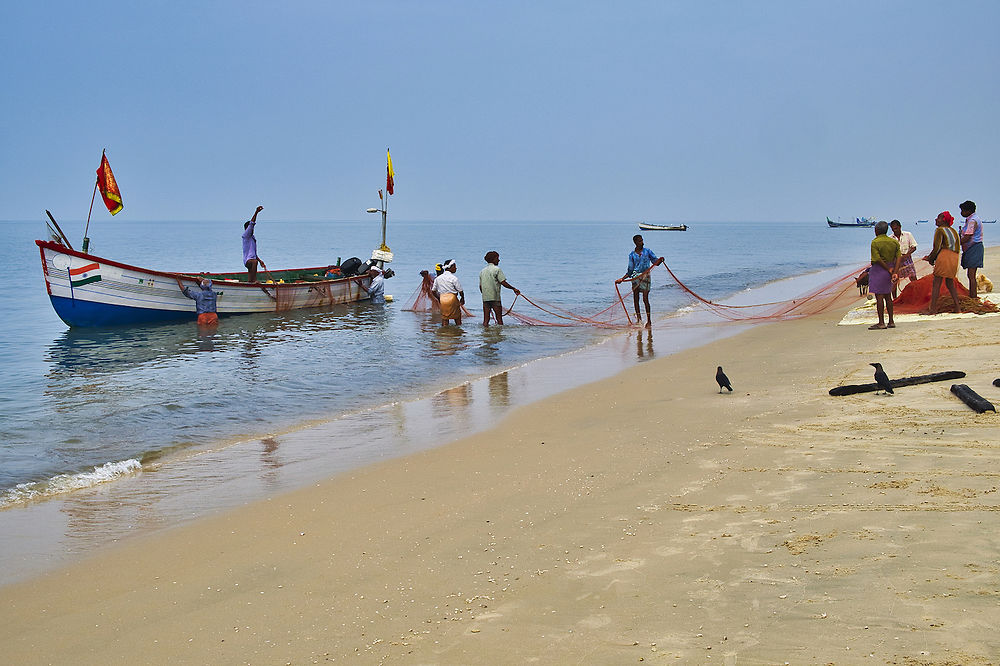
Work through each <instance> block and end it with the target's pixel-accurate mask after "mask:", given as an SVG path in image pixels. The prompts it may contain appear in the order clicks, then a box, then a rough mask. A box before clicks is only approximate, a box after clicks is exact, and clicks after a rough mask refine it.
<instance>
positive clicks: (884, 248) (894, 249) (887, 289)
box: [868, 220, 903, 331]
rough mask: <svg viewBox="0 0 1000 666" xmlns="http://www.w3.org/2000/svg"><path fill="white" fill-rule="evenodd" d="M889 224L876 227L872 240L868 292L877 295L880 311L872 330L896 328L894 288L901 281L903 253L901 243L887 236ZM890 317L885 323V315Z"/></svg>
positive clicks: (883, 222)
mask: <svg viewBox="0 0 1000 666" xmlns="http://www.w3.org/2000/svg"><path fill="white" fill-rule="evenodd" d="M887 231H889V224H888V222H886V221H885V220H882V221H881V222H878V223H877V224H876V225H875V238H874V239H873V240H872V265H871V267H870V268H869V269H868V291H870V292H871V293H873V294H875V307H876V309H877V310H878V323H877V324H875V325H874V326H869V327H868V328H870V329H871V330H873V331H874V330H879V329H883V328H896V322H894V321H893V320H892V286H893V283H895V282H897V281H898V280H899V262H900V260H901V259H902V256H903V255H902V253H901V252H900V250H899V241H897V240H896V239H895V238H893V237H892V236H887V235H886V232H887ZM886 313H888V315H889V323H888V325H886V323H885V315H886Z"/></svg>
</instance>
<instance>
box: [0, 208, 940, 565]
mask: <svg viewBox="0 0 1000 666" xmlns="http://www.w3.org/2000/svg"><path fill="white" fill-rule="evenodd" d="M372 218H373V220H374V218H375V216H372ZM77 227H80V229H78V228H77ZM0 229H3V230H4V231H5V232H6V236H7V241H8V242H7V243H5V244H4V245H3V246H2V248H0V261H2V262H3V265H4V266H5V267H6V268H7V272H8V275H9V276H11V277H12V278H13V279H12V280H10V282H9V285H10V286H9V288H8V289H6V290H4V291H3V292H0V306H2V308H3V312H4V313H5V317H4V323H3V329H4V335H3V345H2V350H0V367H2V368H3V371H4V372H3V374H4V380H5V383H6V387H5V391H3V393H2V395H0V530H5V531H8V532H10V531H18V530H21V533H19V534H17V535H13V534H10V533H5V534H2V536H3V537H4V538H3V539H0V540H2V541H6V542H7V543H8V546H9V544H10V543H11V542H12V540H11V539H9V538H8V537H11V536H18V537H22V540H21V542H20V543H21V544H22V547H20V549H19V550H17V552H18V553H19V554H20V555H21V556H22V557H23V558H24V559H25V560H26V561H29V560H35V559H37V556H38V553H37V552H32V548H33V547H31V546H30V545H29V546H24V545H23V544H25V543H28V544H30V542H31V538H29V536H30V535H29V533H31V534H37V528H36V526H37V523H38V522H39V521H38V519H37V518H38V516H39V515H42V516H44V515H48V514H52V513H53V512H55V513H58V516H51V515H50V518H49V519H48V520H49V522H50V523H51V522H55V523H59V524H62V527H58V526H57V528H56V529H54V532H55V533H58V538H56V537H53V530H49V531H47V532H46V531H45V530H43V532H45V534H44V535H42V536H39V537H38V543H37V544H36V546H34V548H35V550H39V549H40V550H43V551H44V550H53V549H73V548H78V547H79V548H82V549H83V550H86V547H80V546H69V545H68V544H67V541H66V539H67V538H69V537H70V536H71V535H72V533H73V530H72V529H70V528H68V527H67V526H66V525H65V524H63V523H65V522H66V520H67V519H66V517H65V516H66V515H67V514H68V515H76V514H80V513H82V514H84V515H87V516H89V518H88V519H87V520H84V521H82V522H83V523H87V524H91V523H92V522H93V520H94V519H95V518H94V517H95V516H102V517H101V519H100V520H98V521H97V522H98V523H99V524H100V525H101V528H100V529H97V530H95V529H90V530H87V531H86V532H87V535H88V538H89V539H91V540H96V541H99V540H101V539H102V538H103V537H107V536H108V531H109V530H111V531H112V532H113V531H114V530H113V529H112V526H114V525H117V526H118V529H119V531H122V530H125V531H127V530H126V528H124V527H122V526H123V525H126V526H132V525H133V524H134V523H135V522H136V520H137V518H136V516H138V515H139V514H142V512H143V507H147V508H148V504H149V502H150V501H152V498H153V497H156V498H157V499H156V501H157V502H158V503H159V505H161V507H162V506H165V505H169V504H170V502H171V501H176V502H177V503H178V505H177V506H178V507H179V508H177V509H176V511H174V512H173V513H171V512H170V511H163V510H160V511H158V512H157V515H158V518H157V519H156V522H161V523H162V522H167V523H169V522H170V521H171V520H172V518H171V517H170V516H174V517H177V516H180V515H188V514H190V513H191V510H192V507H193V506H194V505H196V504H202V505H210V506H217V505H220V504H225V503H226V502H229V503H232V502H234V501H244V500H245V501H249V500H251V499H253V498H254V497H259V496H263V495H264V494H266V493H268V492H273V491H274V490H275V489H281V488H288V487H291V486H294V485H295V483H306V482H308V481H309V480H311V479H313V478H320V477H322V476H324V475H329V474H332V473H334V472H336V471H339V470H343V469H347V468H350V467H351V466H352V465H354V466H356V465H359V464H364V463H366V462H370V461H371V460H375V459H379V458H381V457H387V456H393V455H403V454H405V453H408V452H410V451H412V450H416V449H419V448H421V447H426V446H427V445H433V444H434V443H442V442H443V441H446V440H447V439H448V438H454V437H457V436H459V435H461V434H463V433H466V432H470V431H473V430H475V429H478V428H481V427H485V425H487V424H488V423H490V422H491V420H492V419H495V418H498V417H499V416H502V414H503V413H504V412H505V410H507V409H509V407H510V406H512V405H513V404H523V403H524V402H525V401H530V400H533V399H537V398H538V397H541V396H543V395H545V394H546V393H547V392H551V391H554V390H560V389H563V388H567V387H569V386H572V385H574V384H579V383H583V382H586V381H591V380H593V379H596V378H598V377H600V376H604V375H606V374H608V373H610V372H614V371H617V370H618V369H620V368H621V367H626V366H627V365H628V364H629V363H635V362H639V361H642V360H645V359H648V358H651V357H654V356H656V355H663V354H666V353H669V352H670V351H672V350H673V349H674V348H676V347H677V346H681V345H690V344H692V343H693V340H694V338H697V337H698V334H697V333H694V334H693V333H690V332H689V333H687V334H686V335H687V339H682V338H681V337H677V338H665V337H664V336H663V335H660V334H659V333H658V334H657V344H656V346H655V347H654V345H653V337H652V335H651V334H649V335H648V336H647V337H645V338H643V336H642V334H641V333H638V334H637V333H636V332H635V331H632V332H631V333H628V334H626V335H628V336H633V337H629V339H628V342H627V343H626V342H623V341H622V340H620V339H619V340H618V341H617V342H616V343H615V344H611V345H608V344H607V342H608V340H609V338H610V339H611V340H615V339H616V337H617V338H621V337H622V335H623V334H622V333H620V332H616V331H613V330H607V329H601V328H594V327H590V326H584V325H581V326H574V327H558V328H555V327H546V326H529V325H523V324H518V323H516V322H513V320H508V323H507V325H505V326H504V327H502V328H500V327H497V326H491V327H490V328H483V326H482V324H481V316H482V307H481V302H480V298H479V292H478V281H477V280H478V278H477V276H478V272H479V270H480V269H481V268H482V267H483V266H484V265H485V264H484V262H483V259H482V256H483V255H484V254H485V253H486V251H488V250H492V249H495V250H497V251H498V252H500V255H501V263H500V266H501V268H503V269H504V271H505V273H506V275H507V279H508V281H509V282H510V283H511V284H513V285H514V286H516V287H518V288H519V289H521V290H522V291H523V292H524V294H525V295H527V296H529V297H531V298H532V299H533V300H536V301H538V300H541V301H545V302H548V303H553V304H556V305H558V306H560V307H561V308H565V309H567V310H571V311H573V312H575V313H579V314H581V315H590V314H593V313H596V312H599V311H601V310H603V309H605V308H607V307H608V306H610V305H613V304H615V303H616V302H617V301H618V296H617V293H616V291H615V288H614V279H615V278H616V277H620V276H621V275H622V274H623V273H624V271H625V267H626V259H627V254H628V252H629V251H630V250H631V249H632V241H631V237H632V236H633V235H634V234H635V233H637V232H638V228H637V226H636V224H635V223H634V222H585V221H581V222H537V223H535V222H531V223H529V222H467V223H459V222H395V221H391V220H390V227H389V230H388V238H387V244H388V245H389V246H390V247H391V248H392V249H393V251H394V253H395V260H394V261H393V263H392V264H391V267H392V268H393V269H394V271H395V272H396V276H395V277H393V278H391V279H389V280H387V282H386V293H387V294H392V295H393V296H394V297H395V300H394V302H392V303H389V304H387V305H385V306H374V305H371V304H369V303H367V302H360V303H354V304H347V305H341V306H334V307H328V308H321V309H312V310H302V311H295V312H287V313H280V314H277V313H276V314H261V315H245V316H240V317H230V318H226V319H223V320H222V323H221V325H220V326H219V328H218V330H217V331H216V332H215V333H213V334H204V333H202V332H199V330H198V328H197V327H196V326H195V324H194V322H193V318H194V317H193V314H192V321H191V322H180V323H174V324H161V325H151V326H129V327H112V328H103V329H80V330H75V329H74V330H70V329H68V328H67V327H66V326H65V325H64V324H63V323H62V322H61V321H60V320H59V319H58V317H56V315H55V313H54V311H53V310H52V308H51V306H50V304H49V302H48V297H47V295H46V293H45V286H44V282H43V279H42V272H41V265H40V259H39V253H38V249H37V247H36V246H35V245H34V243H33V242H32V241H33V240H34V239H35V238H44V234H43V231H44V224H43V223H42V222H41V221H38V222H6V223H0ZM907 229H908V230H909V231H911V232H912V233H914V234H915V235H916V237H917V242H918V244H919V245H920V246H921V247H920V250H918V256H921V255H922V253H923V252H922V251H923V250H924V249H926V248H928V243H929V240H930V234H931V233H932V231H933V227H931V225H919V226H916V225H907ZM64 230H65V231H66V233H67V234H68V235H70V237H71V241H74V240H75V237H76V236H79V235H82V224H79V223H67V224H64ZM241 232H242V221H232V222H181V223H179V222H159V223H153V222H142V223H137V222H128V221H125V220H117V219H116V220H112V221H107V220H102V221H100V222H98V223H94V224H92V226H91V229H90V236H91V238H92V242H91V247H90V251H91V252H92V253H93V254H95V255H98V256H102V257H105V258H108V259H114V260H117V261H121V262H124V263H129V264H133V265H136V266H142V267H145V268H152V269H159V270H177V271H185V272H198V271H235V270H239V269H240V258H241V253H240V241H239V234H240V233H241ZM642 233H643V235H644V238H645V239H646V246H647V247H649V248H650V249H652V250H653V251H654V252H655V253H657V254H658V255H662V256H664V257H665V258H666V261H667V264H668V265H669V266H670V268H671V269H672V270H673V272H674V273H675V274H676V275H677V276H678V278H680V279H681V280H683V281H684V282H685V284H687V286H688V287H690V288H691V289H692V290H694V291H695V292H697V293H698V294H699V295H701V296H703V297H705V298H709V299H721V298H725V297H727V296H730V295H733V294H737V293H740V292H744V291H746V290H748V289H752V288H755V287H761V286H762V285H767V284H769V283H774V282H775V281H777V280H780V279H782V278H788V277H792V276H797V275H803V274H817V273H819V272H820V271H823V270H824V269H838V270H840V271H841V272H842V270H843V268H844V267H847V266H855V265H860V264H862V263H864V262H865V260H866V258H867V256H868V252H869V249H868V248H869V244H870V241H871V238H872V236H873V232H872V230H871V229H830V228H828V227H827V226H826V225H825V223H823V222H817V221H812V222H802V223H754V222H717V223H699V224H691V225H689V229H688V231H686V232H642ZM256 235H257V238H258V245H259V253H260V255H261V257H262V258H263V259H264V260H265V261H266V262H267V264H268V266H270V267H272V268H291V267H301V266H323V265H328V264H332V263H335V262H336V261H337V259H338V258H341V259H346V258H348V257H351V256H358V257H361V258H362V259H364V258H366V257H367V256H368V254H369V253H370V251H371V250H372V249H373V248H375V247H377V246H378V245H379V243H380V242H381V233H380V225H379V222H378V221H372V220H363V221H347V222H343V221H342V222H276V221H275V222H272V221H268V220H266V219H262V220H261V222H260V223H259V224H258V226H257V234H256ZM74 244H75V245H77V243H75V242H74ZM446 259H454V260H456V262H457V264H458V273H457V275H458V277H459V279H460V280H461V281H462V282H463V286H464V288H465V294H466V300H467V304H468V306H469V307H470V309H472V310H473V316H472V317H471V318H467V319H466V320H465V321H464V322H463V325H462V327H461V328H456V327H453V326H452V327H441V326H440V323H439V322H438V321H437V320H436V319H435V318H434V317H433V316H431V315H429V314H427V313H415V312H408V311H404V310H403V309H402V306H403V303H404V301H406V300H407V299H408V298H409V296H410V295H411V294H412V293H413V292H414V290H415V289H416V288H417V287H418V286H419V284H420V276H419V271H420V270H422V269H429V270H432V269H433V265H434V264H435V263H438V262H442V261H444V260H446ZM652 278H653V289H652V291H651V295H650V300H651V301H652V304H653V308H654V318H656V317H657V316H659V317H666V316H668V315H670V314H672V313H674V312H676V311H677V310H679V309H682V308H685V307H686V306H689V305H690V304H691V302H692V299H691V296H690V295H689V294H687V293H686V292H684V291H683V290H682V289H680V288H679V287H678V286H677V284H676V283H674V282H673V281H672V280H671V279H670V278H669V276H668V275H667V274H666V272H665V271H662V270H656V271H654V272H653V274H652ZM800 286H801V288H802V290H803V291H804V290H805V287H806V285H805V283H803V284H802V285H800ZM625 295H626V305H629V309H631V306H630V304H629V302H628V301H629V299H628V296H629V295H628V294H627V292H626V293H625ZM785 295H786V296H791V295H796V294H785ZM503 296H504V299H505V304H509V303H510V300H511V298H512V296H513V294H512V292H509V291H506V290H505V291H504V294H503ZM516 311H517V312H520V313H522V314H525V315H527V316H531V317H536V318H539V319H549V320H551V319H552V318H551V317H549V316H547V315H546V314H545V313H542V312H539V311H537V310H534V309H533V308H532V307H531V306H530V305H528V304H526V303H524V302H523V301H521V302H519V303H518V306H517V309H516ZM654 330H655V329H654ZM692 336H694V337H693V338H692ZM602 342H603V343H604V344H600V343H602ZM581 349H582V350H584V353H579V352H578V353H577V355H575V356H573V357H572V360H571V361H570V362H562V363H555V364H553V363H552V362H551V361H548V362H546V361H542V360H540V359H552V358H554V357H555V358H559V357H565V355H566V354H569V353H571V352H574V350H581ZM587 350H591V351H587ZM602 350H603V351H602ZM608 350H611V351H610V352H609V351H608ZM533 361H535V362H536V363H535V364H534V370H533V371H531V372H527V373H525V372H520V373H508V372H507V371H508V370H510V369H512V368H523V367H527V366H532V362H533ZM526 364H527V366H526ZM512 382H513V384H514V385H513V386H512V385H511V383H512ZM512 392H513V393H514V394H516V398H511V393H512ZM478 393H481V394H482V399H481V400H478V401H477V400H476V399H475V398H476V395H477V394H478ZM470 405H471V406H470ZM458 414H461V416H456V415H458ZM390 422H391V423H393V424H395V425H394V426H393V427H392V428H389V429H386V427H385V424H386V423H390ZM330 424H335V425H334V426H332V427H331V426H330ZM262 470H263V471H262ZM279 470H280V471H279ZM296 470H297V471H296ZM244 477H247V478H249V477H253V481H252V482H249V481H248V483H245V484H241V483H240V480H241V479H243V478H244ZM279 480H280V483H279ZM225 483H229V484H231V487H228V488H229V490H227V492H226V493H220V492H218V487H219V486H221V485H224V484H225ZM98 487H101V488H102V492H98V493H94V492H91V493H89V494H86V493H85V491H86V490H87V489H91V490H92V489H94V488H98ZM109 487H110V488H114V490H113V491H109V490H107V488H109ZM213 488H215V492H213V491H212V489H213ZM108 492H114V493H120V494H121V495H120V496H119V497H118V498H117V499H116V500H115V502H114V504H115V505H116V506H119V507H131V508H127V509H120V513H114V512H111V513H108V507H109V501H108V497H107V493H108ZM223 495H224V496H225V497H223ZM170 496H174V497H173V500H171V497H170ZM124 497H128V498H130V500H129V501H125V500H124V499H123V498H124ZM181 497H184V498H186V499H184V500H181V499H180V498H181ZM234 498H238V500H237V499H234ZM130 502H132V504H130ZM46 503H47V504H46ZM56 506H58V507H59V508H58V509H53V511H50V510H49V509H50V508H52V507H56ZM70 507H75V509H71V508H70ZM81 507H87V508H86V509H81ZM74 511H75V513H74ZM147 514H148V511H147ZM76 519H77V522H78V523H79V522H81V521H80V520H79V516H78V515H77V516H76ZM46 520H47V519H45V518H42V520H41V522H42V523H44V522H46ZM88 521H89V522H88ZM70 522H72V519H70ZM49 526H50V527H52V525H51V524H50V525H49ZM111 536H112V537H113V538H117V535H116V534H112V535H111ZM5 555H6V556H8V557H9V556H11V553H10V552H7V553H2V552H0V557H5ZM15 569H16V567H15ZM0 582H3V581H0Z"/></svg>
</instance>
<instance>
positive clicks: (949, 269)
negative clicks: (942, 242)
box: [934, 248, 960, 278]
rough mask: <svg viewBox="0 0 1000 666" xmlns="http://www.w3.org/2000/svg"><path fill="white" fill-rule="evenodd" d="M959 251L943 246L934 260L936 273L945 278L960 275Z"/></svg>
mask: <svg viewBox="0 0 1000 666" xmlns="http://www.w3.org/2000/svg"><path fill="white" fill-rule="evenodd" d="M959 256H960V255H959V254H958V252H953V251H951V250H947V249H945V248H941V252H939V253H938V256H937V259H935V260H934V275H936V276H938V277H943V278H953V277H955V276H956V275H958V260H959Z"/></svg>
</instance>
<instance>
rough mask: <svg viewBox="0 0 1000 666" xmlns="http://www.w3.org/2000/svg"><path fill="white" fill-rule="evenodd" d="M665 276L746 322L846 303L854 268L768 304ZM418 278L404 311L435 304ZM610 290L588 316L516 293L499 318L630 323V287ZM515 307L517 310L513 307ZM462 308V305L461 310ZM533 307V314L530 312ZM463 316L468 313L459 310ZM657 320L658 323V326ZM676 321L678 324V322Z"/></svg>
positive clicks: (426, 282) (700, 302)
mask: <svg viewBox="0 0 1000 666" xmlns="http://www.w3.org/2000/svg"><path fill="white" fill-rule="evenodd" d="M663 267H664V268H665V269H666V271H667V273H668V274H669V275H670V277H671V279H672V280H673V281H674V282H675V283H676V284H677V285H678V286H679V287H680V288H681V289H682V290H683V291H684V292H686V293H687V294H688V295H690V296H691V298H692V299H693V304H694V305H695V306H697V307H699V308H700V309H704V310H707V311H708V312H710V313H712V314H713V315H715V316H716V317H718V318H719V319H720V320H721V321H722V322H748V321H777V320H782V319H797V318H800V317H807V316H809V315H813V314H818V313H820V312H824V311H826V310H829V309H830V308H832V307H835V306H843V305H846V304H847V303H848V301H847V299H846V297H847V296H848V295H849V294H851V293H852V292H853V291H854V289H855V283H854V276H855V275H856V274H857V272H858V270H859V268H853V269H851V271H850V272H849V273H845V274H843V275H840V276H838V277H836V278H835V279H833V280H831V281H829V282H827V283H825V284H823V285H821V286H819V287H817V288H815V289H813V290H811V291H809V292H807V293H805V294H802V295H800V296H798V297H796V298H794V299H786V300H781V301H774V302H770V303H755V304H741V305H734V304H727V303H718V302H715V301H712V300H709V299H707V298H704V297H702V296H701V295H699V294H698V293H697V292H695V291H694V290H693V289H691V288H690V287H688V286H687V285H686V284H684V282H682V281H681V279H680V278H678V277H677V276H676V275H675V274H674V272H673V271H672V270H671V269H670V267H669V266H667V265H666V264H663ZM652 270H653V269H652V268H650V269H649V270H647V271H646V272H645V273H643V274H642V275H639V276H636V277H634V278H631V279H630V280H625V282H630V281H632V280H640V279H642V278H644V277H646V276H648V275H649V272H650V271H652ZM422 276H423V280H422V282H421V284H420V286H419V287H418V288H417V289H416V291H414V292H413V294H412V295H411V296H410V298H409V299H407V301H406V303H405V304H404V306H403V309H404V310H410V311H413V312H434V311H436V309H437V305H436V302H435V299H434V297H433V295H432V294H431V286H432V285H433V283H434V277H433V276H431V275H430V274H429V273H428V272H426V271H424V272H423V273H422ZM615 290H616V294H615V295H614V297H613V299H612V300H611V302H610V303H609V304H608V306H607V307H605V308H604V309H602V310H600V311H599V312H596V313H594V314H590V315H581V314H579V313H576V312H573V311H571V310H567V309H566V308H563V307H560V306H558V305H554V304H552V303H546V302H545V301H542V300H541V299H538V298H532V297H529V296H527V295H526V294H525V293H524V292H521V294H519V295H518V296H516V297H515V298H514V301H513V302H512V303H511V304H510V306H509V307H508V308H507V311H506V312H504V317H513V318H514V319H515V320H517V321H518V322H520V323H522V324H527V325H530V326H595V327H599V328H622V327H627V326H631V325H634V324H635V323H636V322H634V321H633V319H632V313H631V311H630V310H629V307H630V306H631V304H632V299H631V293H629V292H631V289H629V288H628V287H626V293H625V295H624V296H623V294H622V290H621V289H620V288H619V285H618V284H615ZM525 306H528V307H530V308H533V310H529V311H530V312H532V313H533V314H534V316H531V315H528V314H525V313H524V312H523V311H521V310H523V309H524V308H525ZM515 308H518V309H517V310H515ZM463 310H464V308H463ZM535 311H537V312H535ZM464 312H465V314H466V315H468V314H470V313H469V312H468V311H467V310H464ZM663 323H664V322H661V323H660V325H663ZM677 325H684V324H683V323H681V322H680V321H678V322H677Z"/></svg>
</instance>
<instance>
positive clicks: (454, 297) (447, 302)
mask: <svg viewBox="0 0 1000 666" xmlns="http://www.w3.org/2000/svg"><path fill="white" fill-rule="evenodd" d="M456 271H458V265H457V264H456V263H455V260H454V259H449V260H448V261H447V262H446V263H445V265H444V272H443V273H441V275H439V276H438V277H437V279H435V280H434V286H432V287H431V293H433V294H434V296H436V297H437V299H438V306H439V307H440V308H441V325H442V326H447V325H448V320H449V319H454V320H455V325H456V326H461V325H462V306H463V305H465V292H464V291H462V283H461V282H459V281H458V278H457V277H456V276H455V272H456Z"/></svg>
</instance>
